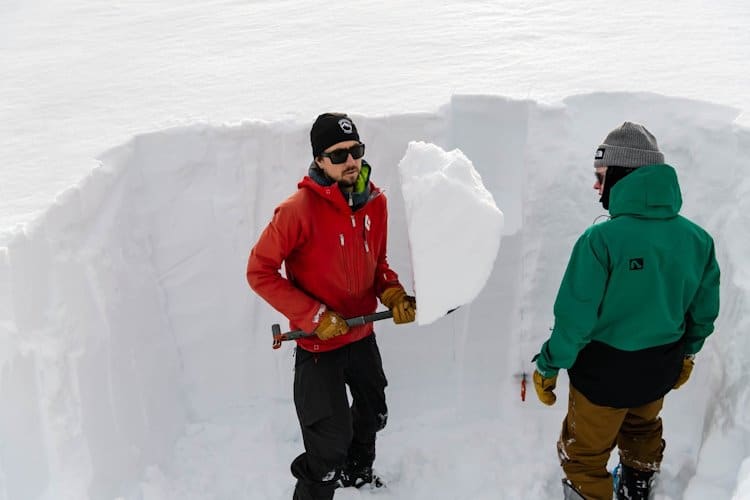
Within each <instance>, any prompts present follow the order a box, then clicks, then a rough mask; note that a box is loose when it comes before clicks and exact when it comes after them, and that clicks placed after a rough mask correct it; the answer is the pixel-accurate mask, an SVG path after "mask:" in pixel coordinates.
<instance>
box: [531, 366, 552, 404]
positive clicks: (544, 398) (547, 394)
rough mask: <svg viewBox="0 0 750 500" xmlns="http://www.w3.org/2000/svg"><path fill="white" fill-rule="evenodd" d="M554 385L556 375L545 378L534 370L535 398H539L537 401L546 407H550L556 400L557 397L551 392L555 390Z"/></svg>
mask: <svg viewBox="0 0 750 500" xmlns="http://www.w3.org/2000/svg"><path fill="white" fill-rule="evenodd" d="M556 385H557V375H555V376H554V377H550V378H545V377H543V376H542V374H541V373H539V371H538V370H534V389H535V390H536V396H537V397H538V398H539V401H541V402H542V403H544V404H546V405H547V406H552V405H553V404H555V401H556V400H557V396H555V393H554V392H552V391H554V390H555V386H556Z"/></svg>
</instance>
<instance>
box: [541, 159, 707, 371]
mask: <svg viewBox="0 0 750 500" xmlns="http://www.w3.org/2000/svg"><path fill="white" fill-rule="evenodd" d="M681 206H682V196H681V194H680V186H679V183H678V181H677V175H676V173H675V170H674V169H673V168H672V167H671V166H669V165H650V166H645V167H640V168H638V169H636V170H635V171H634V172H633V173H631V174H629V175H627V176H626V177H624V178H623V179H621V180H620V181H619V182H618V183H617V184H615V185H614V186H613V187H612V192H611V194H610V214H611V215H612V218H611V219H610V220H608V221H606V222H603V223H601V224H597V225H594V226H591V227H590V228H588V229H587V230H586V232H584V233H583V235H581V237H580V238H579V239H578V241H577V242H576V244H575V247H574V248H573V252H572V255H571V257H570V262H569V263H568V267H567V269H566V270H565V276H564V277H563V280H562V283H561V285H560V290H559V291H558V294H557V299H556V301H555V307H554V313H555V327H554V329H553V331H552V334H551V336H550V338H549V340H547V342H545V343H544V344H543V346H542V349H541V352H540V354H539V356H537V358H536V363H537V369H538V370H539V372H540V373H541V374H542V375H543V376H545V377H551V376H553V375H555V374H556V373H557V371H558V370H559V369H561V368H566V369H567V368H570V367H571V366H573V364H574V363H575V361H576V358H577V357H578V354H579V352H580V351H581V350H582V349H583V348H584V347H585V346H586V345H588V344H589V343H590V342H592V341H598V342H601V343H603V344H607V345H608V346H611V347H613V348H615V349H618V350H620V351H640V350H643V349H648V348H651V347H655V346H663V345H665V344H670V343H674V342H677V341H679V340H680V339H683V340H684V346H685V352H686V353H687V354H694V353H697V352H698V351H699V350H700V349H701V347H702V346H703V342H704V341H705V339H706V337H707V336H708V335H710V334H711V332H712V331H713V329H714V320H715V319H716V317H717V316H718V313H719V266H718V264H717V262H716V257H715V255H714V243H713V240H712V238H711V236H710V235H709V234H708V233H707V232H706V231H704V230H703V229H702V228H701V227H699V226H698V225H697V224H695V223H693V222H691V221H690V220H688V219H686V218H684V217H682V216H680V215H679V210H680V207H681ZM683 336H684V337H683Z"/></svg>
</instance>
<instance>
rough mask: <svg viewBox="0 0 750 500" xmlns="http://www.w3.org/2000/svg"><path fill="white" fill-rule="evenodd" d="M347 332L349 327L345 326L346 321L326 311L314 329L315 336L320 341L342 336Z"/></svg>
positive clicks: (338, 315) (336, 314)
mask: <svg viewBox="0 0 750 500" xmlns="http://www.w3.org/2000/svg"><path fill="white" fill-rule="evenodd" d="M348 331H349V325H347V324H346V320H345V319H344V318H342V317H341V315H340V314H338V313H335V312H333V311H331V310H326V312H324V313H323V315H322V316H321V317H320V323H318V326H317V328H315V335H317V336H318V338H319V339H320V340H329V339H332V338H333V337H338V336H339V335H343V334H345V333H346V332H348Z"/></svg>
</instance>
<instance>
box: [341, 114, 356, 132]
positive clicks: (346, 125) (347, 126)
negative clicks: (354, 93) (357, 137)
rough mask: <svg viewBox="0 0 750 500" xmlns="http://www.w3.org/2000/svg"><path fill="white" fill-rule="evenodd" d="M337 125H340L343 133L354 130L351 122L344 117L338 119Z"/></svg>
mask: <svg viewBox="0 0 750 500" xmlns="http://www.w3.org/2000/svg"><path fill="white" fill-rule="evenodd" d="M339 127H341V130H342V131H343V132H344V133H345V134H351V133H352V132H353V131H354V127H353V126H352V122H350V121H349V120H347V119H346V118H342V119H340V120H339Z"/></svg>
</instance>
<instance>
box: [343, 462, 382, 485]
mask: <svg viewBox="0 0 750 500" xmlns="http://www.w3.org/2000/svg"><path fill="white" fill-rule="evenodd" d="M339 483H340V484H341V486H342V487H344V488H348V487H350V486H353V487H355V488H361V487H362V486H364V485H366V484H368V485H370V487H371V488H382V487H384V486H385V483H384V482H383V480H382V479H380V477H378V475H377V474H374V473H373V471H372V465H371V464H369V463H360V462H358V461H357V460H347V461H346V464H345V465H344V468H343V469H342V470H341V478H340V479H339Z"/></svg>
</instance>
